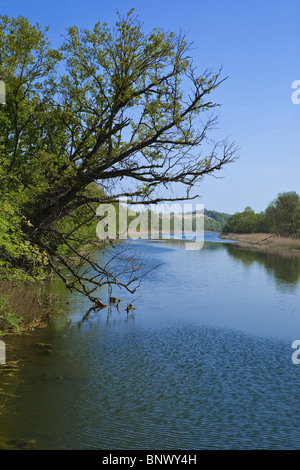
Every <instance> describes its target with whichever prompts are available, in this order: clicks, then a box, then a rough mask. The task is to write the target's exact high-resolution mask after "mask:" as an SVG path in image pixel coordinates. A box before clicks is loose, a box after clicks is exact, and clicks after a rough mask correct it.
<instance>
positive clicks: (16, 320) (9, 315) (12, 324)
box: [0, 295, 22, 331]
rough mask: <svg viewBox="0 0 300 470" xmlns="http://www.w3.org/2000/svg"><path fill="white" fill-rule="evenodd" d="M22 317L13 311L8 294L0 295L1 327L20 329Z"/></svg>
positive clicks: (3, 328) (4, 328)
mask: <svg viewBox="0 0 300 470" xmlns="http://www.w3.org/2000/svg"><path fill="white" fill-rule="evenodd" d="M21 321H22V319H21V318H20V317H18V316H16V314H15V312H13V310H12V308H11V306H10V303H9V296H8V295H1V296H0V328H1V329H2V330H4V331H5V330H6V329H13V330H15V331H19V329H20V323H21Z"/></svg>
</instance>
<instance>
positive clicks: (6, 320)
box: [0, 281, 57, 335]
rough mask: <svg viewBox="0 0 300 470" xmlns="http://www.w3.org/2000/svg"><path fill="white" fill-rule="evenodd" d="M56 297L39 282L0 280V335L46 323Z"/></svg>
mask: <svg viewBox="0 0 300 470" xmlns="http://www.w3.org/2000/svg"><path fill="white" fill-rule="evenodd" d="M56 302H57V301H56V299H55V298H54V296H53V295H52V294H51V293H49V292H46V290H45V288H44V286H43V285H42V284H41V283H38V282H37V283H36V284H27V283H23V284H21V285H14V284H12V283H10V282H8V281H1V282H0V335H1V334H2V335H3V334H8V333H10V332H12V333H18V332H24V331H30V330H33V329H34V328H37V327H43V326H45V325H46V324H47V322H48V319H49V316H50V315H51V314H53V313H54V311H55V309H56Z"/></svg>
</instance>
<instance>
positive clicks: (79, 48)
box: [0, 9, 236, 301]
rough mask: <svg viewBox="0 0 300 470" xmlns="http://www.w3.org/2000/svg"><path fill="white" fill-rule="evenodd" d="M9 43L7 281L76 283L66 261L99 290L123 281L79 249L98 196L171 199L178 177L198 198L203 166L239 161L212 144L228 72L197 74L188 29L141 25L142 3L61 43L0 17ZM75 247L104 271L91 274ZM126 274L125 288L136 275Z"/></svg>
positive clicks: (82, 285) (83, 287)
mask: <svg viewBox="0 0 300 470" xmlns="http://www.w3.org/2000/svg"><path fill="white" fill-rule="evenodd" d="M0 51H1V52H0V56H1V61H0V80H3V81H4V82H5V86H6V104H4V105H0V210H1V213H0V280H1V278H2V279H11V280H19V281H22V280H28V279H29V280H34V279H38V278H41V277H43V276H45V274H47V271H48V270H50V269H51V270H54V271H55V272H56V273H57V274H58V275H59V276H60V277H61V278H62V279H63V280H64V281H65V282H66V284H67V285H68V281H67V279H66V276H65V272H64V271H63V269H65V270H69V274H70V273H71V275H72V276H74V277H75V278H76V280H77V282H76V288H78V290H79V291H80V292H82V293H84V294H85V295H88V296H89V298H90V299H92V300H93V301H94V300H95V298H94V297H92V295H91V294H92V293H93V292H94V291H96V290H97V289H98V287H99V286H102V285H104V284H107V283H108V284H110V283H112V284H113V283H118V278H117V277H116V276H115V275H114V274H113V273H112V272H110V271H108V270H107V269H106V268H104V267H102V266H100V265H97V263H95V262H94V260H93V259H90V258H87V257H82V256H81V255H80V253H81V249H82V248H83V246H84V245H86V244H87V243H88V242H89V241H92V240H94V239H95V236H96V225H97V217H96V213H97V206H98V205H100V204H117V203H118V199H119V197H122V196H123V197H126V198H127V199H128V203H129V204H130V202H132V203H133V204H134V203H135V204H152V203H155V202H163V201H164V198H161V197H159V194H160V193H159V188H160V187H161V186H162V185H163V186H164V187H165V188H167V189H171V186H172V184H173V183H174V184H176V185H178V184H181V185H183V186H184V188H185V190H186V194H187V198H189V197H190V190H191V188H192V187H193V186H194V185H195V184H196V183H197V182H200V181H201V180H202V179H203V177H204V176H205V175H206V174H212V173H214V172H215V171H217V170H218V171H219V170H220V169H222V167H223V166H224V165H226V164H227V163H230V162H232V161H234V160H235V152H236V149H235V147H234V145H232V144H228V142H226V141H224V142H223V141H222V142H220V143H219V144H215V145H214V146H213V148H212V149H210V148H207V147H206V145H208V144H207V143H208V142H209V141H211V140H210V139H208V138H207V133H208V132H209V131H210V130H211V129H212V128H213V127H214V118H213V117H211V112H212V110H213V108H215V107H216V106H217V104H216V103H214V102H213V101H212V99H211V93H212V92H213V91H214V90H215V89H216V88H217V87H218V86H219V85H220V84H221V83H222V81H223V80H221V79H220V73H221V71H219V72H218V73H213V72H210V71H207V72H205V73H204V74H201V75H197V71H196V67H195V65H194V63H193V61H192V58H191V54H190V44H188V43H187V41H186V36H185V35H183V34H177V35H176V34H174V33H173V32H164V31H162V30H161V29H158V28H154V29H153V30H152V31H150V32H148V33H144V32H143V25H142V23H141V22H140V20H139V18H138V16H137V15H135V13H134V10H133V9H132V10H130V11H129V12H128V13H127V14H126V15H124V16H123V17H122V16H121V15H120V14H119V13H118V15H117V21H116V24H115V27H114V28H110V27H109V26H108V25H107V24H106V23H103V24H101V23H100V22H99V23H97V24H96V25H95V26H94V28H93V29H91V30H87V29H84V30H79V28H77V27H76V26H73V27H70V28H68V29H67V32H66V35H65V37H64V38H63V40H62V44H61V46H60V47H59V48H58V49H54V48H52V47H51V44H50V41H49V39H48V28H46V29H42V28H41V26H40V25H39V24H36V25H32V24H31V23H30V22H29V21H28V19H26V18H24V17H22V16H19V17H18V18H9V17H7V16H0ZM207 116H208V117H207ZM204 144H205V145H204ZM200 146H204V148H201V151H198V148H199V147H200ZM195 148H196V149H197V152H194V151H193V150H194V149H195ZM195 154H196V155H198V156H196V157H195ZM172 189H173V188H172ZM166 200H169V199H168V195H167V196H166ZM173 200H176V197H174V199H173ZM115 207H116V210H118V209H117V206H115ZM216 222H219V221H216ZM71 255H72V257H73V256H77V258H78V263H77V266H80V267H81V266H82V264H83V262H86V263H88V264H89V266H90V267H91V268H92V269H93V270H94V272H95V271H96V274H94V275H93V276H92V278H91V277H88V276H82V275H81V272H80V269H78V270H77V271H76V269H74V265H75V263H73V264H72V265H71V264H70V263H69V261H68V257H70V256H71ZM60 266H62V267H63V269H61V267H60ZM133 266H134V263H133ZM134 269H135V267H134ZM86 271H88V269H87V270H86ZM128 272H129V271H128ZM69 274H68V275H69ZM68 275H67V277H68ZM128 278H129V281H128V284H126V283H125V284H124V285H123V287H125V286H126V288H127V286H128V285H129V284H131V283H132V282H133V279H136V276H130V275H129V276H128ZM73 285H75V284H74V283H73ZM78 286H79V287H78Z"/></svg>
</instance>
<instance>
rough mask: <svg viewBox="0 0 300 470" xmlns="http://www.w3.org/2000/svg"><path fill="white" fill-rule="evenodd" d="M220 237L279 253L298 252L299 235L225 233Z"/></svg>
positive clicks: (299, 250)
mask: <svg viewBox="0 0 300 470" xmlns="http://www.w3.org/2000/svg"><path fill="white" fill-rule="evenodd" d="M220 238H223V239H229V240H237V241H239V242H241V243H243V244H244V245H247V246H253V247H256V248H260V249H269V250H270V249H271V250H274V251H277V252H279V253H280V252H291V253H295V254H298V253H299V254H300V238H299V237H292V236H290V237H284V236H280V235H274V234H271V233H226V234H221V235H220ZM297 252H298V253H297Z"/></svg>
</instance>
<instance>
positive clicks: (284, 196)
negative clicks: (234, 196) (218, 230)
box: [222, 191, 300, 236]
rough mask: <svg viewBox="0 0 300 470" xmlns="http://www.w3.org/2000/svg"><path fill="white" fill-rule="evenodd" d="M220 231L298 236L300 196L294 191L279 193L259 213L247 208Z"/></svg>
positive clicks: (299, 232)
mask: <svg viewBox="0 0 300 470" xmlns="http://www.w3.org/2000/svg"><path fill="white" fill-rule="evenodd" d="M222 231H223V233H276V234H278V235H285V236H290V235H293V236H300V196H299V195H298V194H297V193H296V192H294V191H290V192H284V193H279V194H278V196H277V198H276V199H275V200H274V201H272V202H271V203H270V204H269V205H268V207H267V208H266V210H265V211H263V212H260V213H255V212H254V210H253V209H252V208H251V207H249V206H248V207H246V208H245V210H244V211H243V212H237V213H235V214H234V215H233V216H232V217H230V219H229V220H228V222H227V223H226V224H225V226H224V227H223V230H222Z"/></svg>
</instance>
